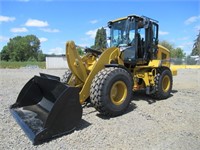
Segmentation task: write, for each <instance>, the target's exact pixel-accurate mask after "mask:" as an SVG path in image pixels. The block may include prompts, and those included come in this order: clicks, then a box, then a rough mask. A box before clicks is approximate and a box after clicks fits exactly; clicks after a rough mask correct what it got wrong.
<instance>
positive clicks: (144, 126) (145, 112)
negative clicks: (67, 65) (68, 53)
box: [0, 69, 200, 150]
mask: <svg viewBox="0 0 200 150" xmlns="http://www.w3.org/2000/svg"><path fill="white" fill-rule="evenodd" d="M39 72H43V73H49V74H53V75H58V76H62V74H63V73H64V70H42V69H32V70H31V69H0V81H1V84H0V88H1V90H0V140H1V142H0V149H1V150H4V149H6V150H8V149H15V150H18V149H28V150H29V149H43V150H47V149H136V150H138V149H142V150H145V149H148V150H149V149H153V150H157V149H159V150H162V149H163V150H166V149H173V150H175V149H180V150H184V149H186V150H188V149H191V150H197V149H200V69H185V70H178V76H175V77H174V86H173V92H172V95H171V97H170V98H168V99H167V100H162V101H156V102H155V101H153V100H152V99H151V98H149V97H147V96H145V95H144V93H143V92H137V93H134V98H133V100H132V103H131V105H130V107H129V109H128V111H127V113H126V114H124V115H122V116H119V117H116V118H106V117H103V116H101V115H99V113H98V112H97V111H95V109H94V108H92V107H87V108H84V110H83V117H82V121H81V123H80V125H79V127H78V129H77V130H76V131H74V132H73V133H71V134H69V135H65V136H62V137H60V138H57V139H54V140H51V141H50V142H48V143H44V144H42V145H38V146H33V145H32V143H31V142H30V140H29V139H28V138H27V136H26V135H25V133H24V132H23V131H22V129H21V128H20V127H19V125H18V124H17V123H16V122H15V120H14V119H13V117H12V116H11V114H10V112H9V106H10V105H11V104H13V103H14V102H15V101H16V99H17V95H18V94H19V91H20V90H21V88H22V87H23V86H24V84H25V83H26V82H27V81H28V80H29V79H30V78H32V77H33V76H34V75H38V74H39Z"/></svg>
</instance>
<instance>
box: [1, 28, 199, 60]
mask: <svg viewBox="0 0 200 150" xmlns="http://www.w3.org/2000/svg"><path fill="white" fill-rule="evenodd" d="M159 44H161V45H163V46H164V47H166V48H167V49H169V50H170V52H171V58H179V59H182V58H185V57H186V54H185V53H184V51H183V49H181V48H175V47H174V45H173V44H172V43H170V42H168V41H161V42H159ZM91 48H93V49H96V50H100V51H103V50H105V49H106V48H108V44H107V35H106V30H105V29H104V28H101V29H98V30H97V32H96V36H95V41H94V45H93V46H91ZM78 52H79V54H80V55H83V51H82V50H81V49H80V48H79V49H78ZM190 55H198V56H200V32H199V34H198V35H197V38H196V39H195V40H194V45H193V49H192V52H191V54H190ZM0 57H1V60H4V61H45V54H43V52H42V50H41V49H40V40H39V39H38V37H36V36H35V35H27V36H16V37H14V38H11V39H10V40H9V42H8V43H7V45H5V46H4V47H3V49H2V50H1V52H0ZM187 57H188V58H189V57H190V56H187Z"/></svg>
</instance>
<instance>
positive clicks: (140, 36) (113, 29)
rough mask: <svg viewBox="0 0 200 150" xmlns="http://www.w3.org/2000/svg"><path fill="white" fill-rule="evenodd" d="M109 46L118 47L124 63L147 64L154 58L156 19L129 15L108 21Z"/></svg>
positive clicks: (156, 43)
mask: <svg viewBox="0 0 200 150" xmlns="http://www.w3.org/2000/svg"><path fill="white" fill-rule="evenodd" d="M108 27H109V28H110V47H119V48H120V51H121V52H122V58H123V60H124V63H125V64H130V65H132V66H135V65H136V64H147V63H148V62H149V61H150V60H152V59H155V58H156V54H157V45H158V24H157V21H155V20H153V19H150V18H148V17H144V16H142V17H140V16H136V15H131V16H128V17H125V18H121V19H118V20H114V21H110V22H108Z"/></svg>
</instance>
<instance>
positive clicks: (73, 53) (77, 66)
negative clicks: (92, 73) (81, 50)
mask: <svg viewBox="0 0 200 150" xmlns="http://www.w3.org/2000/svg"><path fill="white" fill-rule="evenodd" d="M66 57H67V62H68V66H69V68H70V70H71V71H72V72H73V74H74V75H75V76H76V77H77V78H78V79H79V80H80V81H82V82H83V83H84V82H85V80H86V78H87V72H86V68H85V66H84V64H83V61H82V60H81V57H80V56H79V54H78V52H77V50H76V47H75V44H74V42H73V41H69V42H67V43H66Z"/></svg>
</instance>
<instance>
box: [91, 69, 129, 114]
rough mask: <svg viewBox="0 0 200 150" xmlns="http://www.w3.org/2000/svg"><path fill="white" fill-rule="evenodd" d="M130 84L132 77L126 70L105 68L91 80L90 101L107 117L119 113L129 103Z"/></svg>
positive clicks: (123, 110) (121, 112) (122, 111)
mask: <svg viewBox="0 0 200 150" xmlns="http://www.w3.org/2000/svg"><path fill="white" fill-rule="evenodd" d="M132 86H133V80H132V77H131V75H130V74H129V73H128V72H127V71H126V70H124V69H122V68H115V67H109V68H105V69H103V70H101V71H100V72H99V73H98V74H97V75H96V76H95V78H94V79H93V81H92V85H91V88H90V99H91V103H92V104H93V105H94V107H95V109H96V110H97V111H99V112H100V113H101V114H103V115H106V116H109V117H114V116H118V115H121V114H123V113H124V112H125V110H126V109H127V108H128V106H129V104H130V101H131V96H132Z"/></svg>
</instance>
